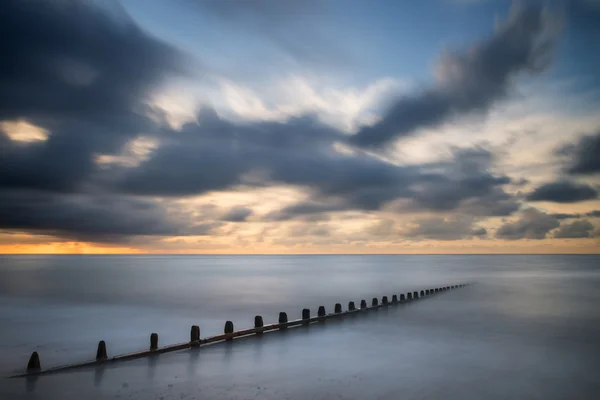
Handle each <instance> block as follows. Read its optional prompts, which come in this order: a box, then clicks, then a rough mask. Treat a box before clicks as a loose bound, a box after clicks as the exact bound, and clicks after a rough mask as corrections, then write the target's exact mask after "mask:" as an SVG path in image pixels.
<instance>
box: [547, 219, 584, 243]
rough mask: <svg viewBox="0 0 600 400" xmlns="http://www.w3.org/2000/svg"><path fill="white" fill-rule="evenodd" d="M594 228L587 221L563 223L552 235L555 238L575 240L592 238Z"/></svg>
mask: <svg viewBox="0 0 600 400" xmlns="http://www.w3.org/2000/svg"><path fill="white" fill-rule="evenodd" d="M593 230H594V226H593V225H592V224H591V223H590V222H589V221H587V220H582V221H573V222H571V223H564V224H562V225H561V226H560V228H559V229H558V230H557V231H556V233H555V234H554V237H555V238H563V239H577V238H588V237H591V236H592V231H593Z"/></svg>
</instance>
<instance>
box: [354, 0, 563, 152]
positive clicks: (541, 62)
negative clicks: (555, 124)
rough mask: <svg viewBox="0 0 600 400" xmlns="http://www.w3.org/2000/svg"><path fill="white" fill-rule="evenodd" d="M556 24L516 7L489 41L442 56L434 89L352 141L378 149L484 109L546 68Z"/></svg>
mask: <svg viewBox="0 0 600 400" xmlns="http://www.w3.org/2000/svg"><path fill="white" fill-rule="evenodd" d="M555 25H556V24H552V21H551V18H550V17H549V15H548V14H547V13H546V12H545V10H543V9H541V8H538V7H535V6H531V7H525V8H514V9H513V10H512V13H511V15H510V16H509V18H508V20H507V21H506V22H505V23H503V24H502V25H500V26H499V27H498V29H497V30H496V32H494V34H493V35H492V36H491V37H490V38H488V39H487V40H485V41H483V42H481V43H479V44H477V45H475V46H474V47H472V48H471V49H469V50H468V51H464V52H449V53H446V54H444V56H443V57H442V58H441V60H440V61H439V63H438V65H437V71H436V74H437V76H436V78H437V81H436V83H435V85H433V86H432V87H429V88H427V89H425V90H423V91H421V92H419V93H415V94H413V95H409V96H406V97H403V98H401V99H399V100H398V101H397V102H395V103H394V104H393V105H392V106H391V107H390V109H389V110H388V112H387V113H386V114H385V115H384V117H383V119H382V120H381V121H380V122H378V123H376V124H375V125H373V126H367V127H364V128H362V129H361V130H360V131H359V132H358V133H357V134H356V135H355V136H353V137H352V141H353V143H355V144H356V145H358V146H363V147H365V146H381V145H384V144H385V143H387V142H389V141H391V140H393V139H396V138H399V137H404V136H408V135H411V134H414V133H415V132H416V131H417V130H418V129H420V128H427V127H434V126H438V125H440V124H442V123H444V122H446V121H448V120H450V119H451V118H453V117H456V116H460V115H464V114H469V113H474V112H479V113H482V112H485V111H487V110H488V109H489V108H490V107H491V106H492V105H493V104H494V103H495V102H497V101H498V100H500V99H502V98H504V97H506V96H507V94H508V93H509V92H510V89H511V84H512V82H513V80H514V78H515V77H517V76H518V75H519V74H520V73H522V72H530V73H537V72H539V71H540V70H542V69H544V67H545V66H546V65H547V64H548V61H549V59H550V56H551V55H552V54H553V50H554V47H555V42H556V34H555V33H556V32H555V31H556V26H555Z"/></svg>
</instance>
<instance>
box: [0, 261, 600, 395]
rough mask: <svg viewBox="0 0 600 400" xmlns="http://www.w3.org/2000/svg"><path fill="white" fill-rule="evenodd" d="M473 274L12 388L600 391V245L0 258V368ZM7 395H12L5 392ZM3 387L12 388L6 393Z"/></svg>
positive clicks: (43, 391)
mask: <svg viewBox="0 0 600 400" xmlns="http://www.w3.org/2000/svg"><path fill="white" fill-rule="evenodd" d="M466 281H476V282H477V284H476V285H474V286H470V287H467V288H462V289H457V290H455V291H452V292H448V293H444V294H442V295H439V296H435V297H432V298H427V299H424V300H423V301H419V302H416V303H411V304H408V305H402V306H396V307H390V308H388V309H384V310H380V311H377V312H373V313H370V314H369V315H360V316H356V317H352V318H347V319H345V320H343V321H340V322H333V323H327V324H321V325H319V326H311V327H310V328H308V329H306V328H302V329H293V330H290V331H289V332H286V333H279V332H275V333H272V334H268V335H265V336H264V337H263V338H261V339H257V338H249V339H243V340H241V341H235V342H234V343H231V344H219V345H215V346H211V347H207V348H203V349H200V350H186V351H182V352H178V353H172V354H164V355H161V356H158V357H153V358H150V359H141V360H136V361H131V362H126V363H120V364H116V365H114V366H111V367H106V368H102V369H88V370H82V371H77V372H71V373H65V374H58V375H52V376H44V377H40V378H38V379H37V380H25V379H11V380H7V379H4V380H3V381H2V383H0V385H2V386H0V395H1V394H2V393H6V395H7V397H6V398H39V399H53V398H56V399H60V398H90V399H94V398H139V399H146V398H156V399H161V398H162V399H163V400H164V399H171V398H173V399H175V398H176V399H183V398H189V399H193V398H195V399H203V398H211V399H212V398H215V399H218V398H227V399H229V398H232V399H238V398H239V399H246V398H259V399H285V398H290V399H312V398H317V399H370V398H373V399H376V398H382V399H383V398H386V399H391V398H411V399H412V398H414V399H421V398H423V399H426V398H444V399H454V398H455V399H465V398H473V399H481V398H540V399H542V398H543V399H563V398H564V399H572V398H581V399H587V398H589V399H595V398H600V378H599V374H598V371H600V357H598V354H600V340H599V339H598V338H599V337H600V307H599V304H600V303H599V301H600V289H599V288H600V286H599V284H600V256H555V255H551V256H550V255H548V256H529V255H528V256H437V255H436V256H404V255H402V256H0V326H1V327H2V328H1V330H0V355H1V356H0V373H1V374H2V375H5V376H8V375H10V374H11V373H15V372H21V371H22V370H23V369H24V366H25V365H26V362H27V359H28V357H29V355H30V354H31V352H32V351H33V350H36V351H38V352H39V353H40V356H41V360H42V364H43V366H44V367H48V366H52V365H58V364H64V363H70V362H75V361H83V360H88V359H90V358H93V357H94V355H95V349H96V345H97V342H98V340H100V339H103V340H105V341H106V343H107V346H108V351H109V356H110V355H114V354H117V353H124V352H129V351H134V350H140V349H144V348H146V347H147V346H148V340H149V339H148V338H149V334H150V333H151V332H157V333H159V336H160V344H161V345H162V344H169V343H177V342H183V341H186V340H188V339H189V329H190V326H191V325H193V324H198V325H200V328H201V336H202V337H205V336H209V335H212V334H217V333H221V332H222V329H223V325H224V322H225V320H232V321H233V322H234V323H235V325H236V328H245V327H251V326H252V324H253V320H254V316H255V315H262V316H263V317H264V319H265V323H270V322H274V321H276V319H277V315H278V313H279V312H280V311H286V312H287V313H288V316H289V317H290V318H299V317H300V314H301V310H302V308H305V307H307V308H310V309H311V310H313V314H316V310H317V308H318V306H319V305H325V306H326V308H327V309H328V311H332V310H333V305H334V304H335V303H337V302H340V303H342V304H343V305H344V308H345V307H346V305H347V304H348V301H350V300H353V301H355V302H359V301H360V300H361V299H367V301H369V302H370V299H371V298H372V297H378V298H380V299H381V296H383V295H387V296H388V297H390V298H391V295H393V294H400V293H402V292H407V291H413V290H418V289H425V288H429V287H436V286H441V285H452V284H455V283H460V282H466ZM0 397H1V396H0ZM2 398H4V397H2Z"/></svg>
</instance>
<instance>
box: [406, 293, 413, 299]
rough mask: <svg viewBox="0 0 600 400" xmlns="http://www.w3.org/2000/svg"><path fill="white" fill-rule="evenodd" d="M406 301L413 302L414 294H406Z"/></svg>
mask: <svg viewBox="0 0 600 400" xmlns="http://www.w3.org/2000/svg"><path fill="white" fill-rule="evenodd" d="M406 299H407V300H412V293H411V292H408V293H406Z"/></svg>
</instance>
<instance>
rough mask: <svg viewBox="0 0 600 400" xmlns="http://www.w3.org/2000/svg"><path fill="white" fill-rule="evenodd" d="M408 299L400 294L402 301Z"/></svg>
mask: <svg viewBox="0 0 600 400" xmlns="http://www.w3.org/2000/svg"><path fill="white" fill-rule="evenodd" d="M404 300H406V298H405V297H404V293H402V294H400V301H404Z"/></svg>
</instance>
